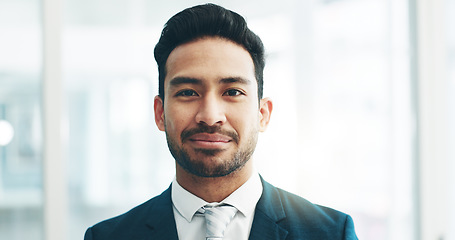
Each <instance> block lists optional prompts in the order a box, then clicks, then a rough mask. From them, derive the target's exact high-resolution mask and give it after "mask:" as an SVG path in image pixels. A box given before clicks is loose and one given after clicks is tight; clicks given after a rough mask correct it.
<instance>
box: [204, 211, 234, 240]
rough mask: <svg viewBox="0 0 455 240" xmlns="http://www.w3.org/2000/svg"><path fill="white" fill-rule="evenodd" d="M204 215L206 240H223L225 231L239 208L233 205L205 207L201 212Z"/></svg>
mask: <svg viewBox="0 0 455 240" xmlns="http://www.w3.org/2000/svg"><path fill="white" fill-rule="evenodd" d="M200 212H202V213H203V214H204V217H205V222H206V226H207V233H206V239H207V240H212V239H213V240H215V239H223V237H224V231H225V230H226V227H227V225H228V224H229V223H230V222H231V220H232V218H234V216H235V214H236V213H237V208H235V207H233V206H231V205H219V206H208V205H206V206H204V207H202V208H201V211H200Z"/></svg>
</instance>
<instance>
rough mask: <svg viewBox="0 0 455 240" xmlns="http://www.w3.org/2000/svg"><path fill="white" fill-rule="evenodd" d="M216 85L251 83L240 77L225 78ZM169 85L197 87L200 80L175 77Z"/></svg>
mask: <svg viewBox="0 0 455 240" xmlns="http://www.w3.org/2000/svg"><path fill="white" fill-rule="evenodd" d="M218 83H220V84H229V83H239V84H245V85H249V84H250V83H251V81H250V80H249V79H246V78H242V77H227V78H222V79H220V80H219V81H218ZM169 84H170V85H171V86H172V87H175V86H179V85H182V84H196V85H199V84H202V80H201V79H197V78H191V77H176V78H173V79H171V80H170V82H169Z"/></svg>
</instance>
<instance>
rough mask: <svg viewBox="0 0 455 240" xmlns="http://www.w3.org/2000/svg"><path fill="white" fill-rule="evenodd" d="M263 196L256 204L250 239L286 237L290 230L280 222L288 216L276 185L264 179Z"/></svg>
mask: <svg viewBox="0 0 455 240" xmlns="http://www.w3.org/2000/svg"><path fill="white" fill-rule="evenodd" d="M261 181H262V186H263V188H264V189H263V191H262V196H261V198H260V199H259V201H258V204H257V206H256V212H255V214H254V220H253V226H252V227H251V232H250V237H249V239H250V240H256V239H285V238H286V236H287V234H288V231H287V230H286V229H284V228H282V227H281V226H280V225H279V224H278V222H279V221H281V220H282V219H284V218H286V214H285V213H284V209H283V205H282V203H281V198H280V196H279V195H278V193H277V191H276V189H275V187H273V186H272V185H270V184H269V183H267V182H265V181H264V179H262V177H261Z"/></svg>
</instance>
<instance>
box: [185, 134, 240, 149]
mask: <svg viewBox="0 0 455 240" xmlns="http://www.w3.org/2000/svg"><path fill="white" fill-rule="evenodd" d="M188 140H189V141H188V143H189V144H190V145H192V146H193V147H194V148H196V149H225V148H227V147H228V145H229V144H230V142H231V141H232V138H231V137H228V136H226V135H222V134H217V133H215V134H213V133H196V134H194V135H192V136H191V137H189V138H188Z"/></svg>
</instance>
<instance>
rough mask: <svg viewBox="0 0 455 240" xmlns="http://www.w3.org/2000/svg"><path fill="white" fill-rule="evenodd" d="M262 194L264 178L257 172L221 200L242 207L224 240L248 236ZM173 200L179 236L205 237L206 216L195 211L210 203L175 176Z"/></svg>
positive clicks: (199, 239)
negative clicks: (189, 189) (192, 191)
mask: <svg viewBox="0 0 455 240" xmlns="http://www.w3.org/2000/svg"><path fill="white" fill-rule="evenodd" d="M261 195H262V183H261V179H260V178H259V174H258V173H257V172H253V174H252V175H251V177H250V179H248V181H247V182H245V183H244V184H243V185H242V186H241V187H240V188H238V189H237V190H236V191H235V192H233V193H232V194H231V195H229V196H228V197H227V198H226V199H224V200H223V201H221V203H226V204H229V205H232V206H234V207H236V208H237V210H238V212H237V213H236V214H235V216H234V218H233V219H232V221H231V223H229V225H228V226H227V228H226V231H225V233H224V238H223V240H242V239H248V237H249V235H250V230H251V226H252V225H253V217H254V212H255V209H256V204H257V202H258V201H259V198H260V197H261ZM172 203H173V209H174V217H175V223H176V226H177V233H178V237H179V239H180V240H205V231H206V227H205V218H204V216H203V215H200V214H197V215H195V213H196V212H197V210H198V209H199V208H201V207H202V206H204V205H206V204H209V203H208V202H206V201H204V200H202V199H201V198H199V197H197V196H195V195H193V194H192V193H190V192H188V191H187V190H185V189H184V188H182V187H181V186H180V185H179V184H178V182H177V181H176V179H175V178H174V181H173V182H172Z"/></svg>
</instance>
